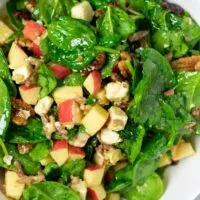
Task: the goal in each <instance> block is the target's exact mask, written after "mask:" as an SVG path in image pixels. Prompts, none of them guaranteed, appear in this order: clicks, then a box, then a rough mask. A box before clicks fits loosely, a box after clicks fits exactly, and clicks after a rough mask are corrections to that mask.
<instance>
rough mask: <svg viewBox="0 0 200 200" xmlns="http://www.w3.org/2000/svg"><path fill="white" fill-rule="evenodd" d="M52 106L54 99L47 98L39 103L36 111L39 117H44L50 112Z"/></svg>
mask: <svg viewBox="0 0 200 200" xmlns="http://www.w3.org/2000/svg"><path fill="white" fill-rule="evenodd" d="M52 104H53V98H51V97H49V96H46V97H44V98H42V99H40V100H39V101H38V103H37V104H36V106H35V109H34V110H35V112H36V113H37V114H38V115H44V114H47V113H48V112H49V110H50V108H51V106H52Z"/></svg>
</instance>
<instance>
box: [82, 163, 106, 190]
mask: <svg viewBox="0 0 200 200" xmlns="http://www.w3.org/2000/svg"><path fill="white" fill-rule="evenodd" d="M104 171H105V168H104V166H101V165H92V166H89V167H87V168H86V169H85V170H84V175H83V177H84V180H85V182H86V183H87V186H88V187H92V186H97V185H100V184H101V182H102V179H103V176H104Z"/></svg>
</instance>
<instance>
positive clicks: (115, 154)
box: [104, 147, 124, 165]
mask: <svg viewBox="0 0 200 200" xmlns="http://www.w3.org/2000/svg"><path fill="white" fill-rule="evenodd" d="M104 156H105V159H106V160H108V161H109V163H110V164H111V165H116V163H117V162H118V161H120V160H122V159H124V155H123V153H122V152H121V150H120V149H116V148H114V147H111V148H110V149H109V150H108V151H107V152H105V153H104Z"/></svg>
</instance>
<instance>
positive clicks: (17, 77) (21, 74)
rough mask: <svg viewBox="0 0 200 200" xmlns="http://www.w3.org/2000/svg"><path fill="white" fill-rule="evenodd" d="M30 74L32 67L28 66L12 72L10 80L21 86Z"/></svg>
mask: <svg viewBox="0 0 200 200" xmlns="http://www.w3.org/2000/svg"><path fill="white" fill-rule="evenodd" d="M31 73H32V67H31V66H30V65H27V66H22V67H18V68H17V69H15V70H14V71H13V73H12V79H13V80H14V81H15V82H16V84H23V83H24V82H25V81H26V79H27V78H28V77H29V76H30V75H31Z"/></svg>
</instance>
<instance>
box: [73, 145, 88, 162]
mask: <svg viewBox="0 0 200 200" xmlns="http://www.w3.org/2000/svg"><path fill="white" fill-rule="evenodd" d="M84 157H85V152H84V149H83V148H80V147H74V146H71V145H69V158H70V159H83V158H84Z"/></svg>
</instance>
